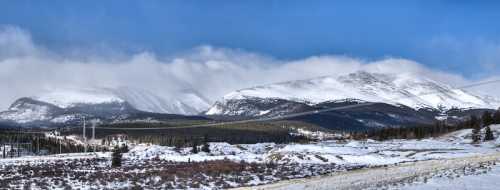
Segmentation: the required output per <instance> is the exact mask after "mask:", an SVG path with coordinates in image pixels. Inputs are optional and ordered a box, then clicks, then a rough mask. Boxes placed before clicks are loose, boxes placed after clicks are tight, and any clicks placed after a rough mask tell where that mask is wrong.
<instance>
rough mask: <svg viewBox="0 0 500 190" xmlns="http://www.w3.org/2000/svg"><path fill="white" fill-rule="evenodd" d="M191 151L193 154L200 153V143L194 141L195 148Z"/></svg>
mask: <svg viewBox="0 0 500 190" xmlns="http://www.w3.org/2000/svg"><path fill="white" fill-rule="evenodd" d="M191 153H193V154H197V153H198V143H197V142H196V141H193V148H192V149H191Z"/></svg>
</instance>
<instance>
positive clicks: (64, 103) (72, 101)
mask: <svg viewBox="0 0 500 190" xmlns="http://www.w3.org/2000/svg"><path fill="white" fill-rule="evenodd" d="M32 98H33V99H35V100H39V101H42V102H47V103H50V104H53V105H56V106H58V107H60V108H68V107H72V106H75V105H77V104H103V103H121V102H124V100H123V99H121V98H119V97H117V96H115V95H113V94H111V93H108V92H106V91H98V90H81V89H80V90H57V91H52V92H48V93H43V94H41V95H39V96H34V97H32Z"/></svg>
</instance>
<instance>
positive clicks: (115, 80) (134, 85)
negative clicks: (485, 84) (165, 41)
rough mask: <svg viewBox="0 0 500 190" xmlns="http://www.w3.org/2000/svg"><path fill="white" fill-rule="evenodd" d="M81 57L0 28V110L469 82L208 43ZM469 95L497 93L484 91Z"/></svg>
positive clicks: (404, 65)
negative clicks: (261, 88) (161, 53)
mask: <svg viewBox="0 0 500 190" xmlns="http://www.w3.org/2000/svg"><path fill="white" fill-rule="evenodd" d="M83 57H85V58H75V57H69V56H64V55H58V54H57V53H54V52H51V51H50V50H47V49H46V48H44V47H42V46H39V45H37V44H35V43H34V42H33V40H32V39H31V36H30V34H29V32H27V31H25V30H22V29H19V28H17V27H12V26H7V27H5V26H4V27H1V28H0V91H1V92H2V93H0V110H5V109H7V108H8V106H9V105H10V104H11V103H12V102H13V101H14V100H15V99H17V98H19V97H23V96H36V95H38V94H42V93H47V92H50V91H54V90H61V89H120V88H130V89H136V90H144V91H147V92H148V93H153V94H155V95H156V96H159V97H175V96H178V95H179V94H180V93H182V92H185V91H186V90H195V91H197V92H198V93H199V94H201V95H203V96H204V97H206V98H207V99H208V100H209V101H212V102H213V101H215V100H217V99H219V98H221V97H222V96H223V95H224V94H226V93H228V92H230V91H233V90H236V89H240V88H246V87H251V86H255V85H261V84H268V83H274V82H281V81H287V80H297V79H305V78H312V77H317V76H324V75H339V74H347V73H351V72H355V71H359V70H367V71H372V72H384V73H404V72H408V73H417V74H421V75H425V76H428V77H431V78H433V79H436V80H439V81H442V82H445V83H449V84H452V85H463V84H467V83H469V82H471V81H468V80H466V79H464V78H463V77H461V76H459V75H456V74H453V73H446V72H442V71H435V70H432V69H429V68H426V67H424V66H422V65H421V64H419V63H416V62H414V61H411V60H406V59H396V58H387V59H383V60H379V61H366V60H362V59H357V58H352V57H345V56H313V57H309V58H304V59H300V60H287V61H284V60H276V59H273V58H272V57H267V56H263V55H259V54H254V53H250V52H245V51H241V50H233V49H224V48H214V47H211V46H200V47H197V48H195V49H193V50H191V51H188V52H184V53H182V54H177V55H172V56H170V57H168V58H163V57H158V56H156V55H155V54H154V53H151V52H142V53H137V54H133V55H128V56H120V57H113V56H110V57H102V56H95V55H86V56H83ZM475 90H480V91H482V92H486V93H490V95H498V94H500V92H498V91H497V92H495V91H494V90H491V89H489V90H488V88H477V89H475Z"/></svg>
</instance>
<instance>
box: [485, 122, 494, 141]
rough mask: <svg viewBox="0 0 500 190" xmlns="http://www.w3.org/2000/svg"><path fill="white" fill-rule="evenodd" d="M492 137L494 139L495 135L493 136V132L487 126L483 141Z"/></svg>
mask: <svg viewBox="0 0 500 190" xmlns="http://www.w3.org/2000/svg"><path fill="white" fill-rule="evenodd" d="M494 139H495V137H494V136H493V132H492V131H491V128H490V126H487V127H486V132H485V136H484V140H485V141H491V140H494Z"/></svg>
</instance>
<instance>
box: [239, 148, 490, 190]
mask: <svg viewBox="0 0 500 190" xmlns="http://www.w3.org/2000/svg"><path fill="white" fill-rule="evenodd" d="M499 160H500V153H494V154H488V155H480V156H472V157H462V158H453V159H445V160H427V161H418V162H411V163H403V164H399V165H395V166H389V167H384V168H365V169H360V170H353V171H346V172H338V173H333V174H331V175H324V176H317V177H312V178H305V179H292V180H285V181H280V182H277V183H274V184H268V185H261V186H254V187H242V188H236V189H235V190H249V189H256V190H268V189H269V190H271V189H272V190H295V189H297V190H301V189H311V190H330V189H366V188H376V187H377V186H384V185H389V184H394V183H398V182H402V181H405V180H406V179H411V178H414V177H422V176H428V175H430V174H431V173H433V172H436V171H440V170H451V169H458V168H462V167H465V166H468V165H478V164H481V163H484V162H490V161H499Z"/></svg>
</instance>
